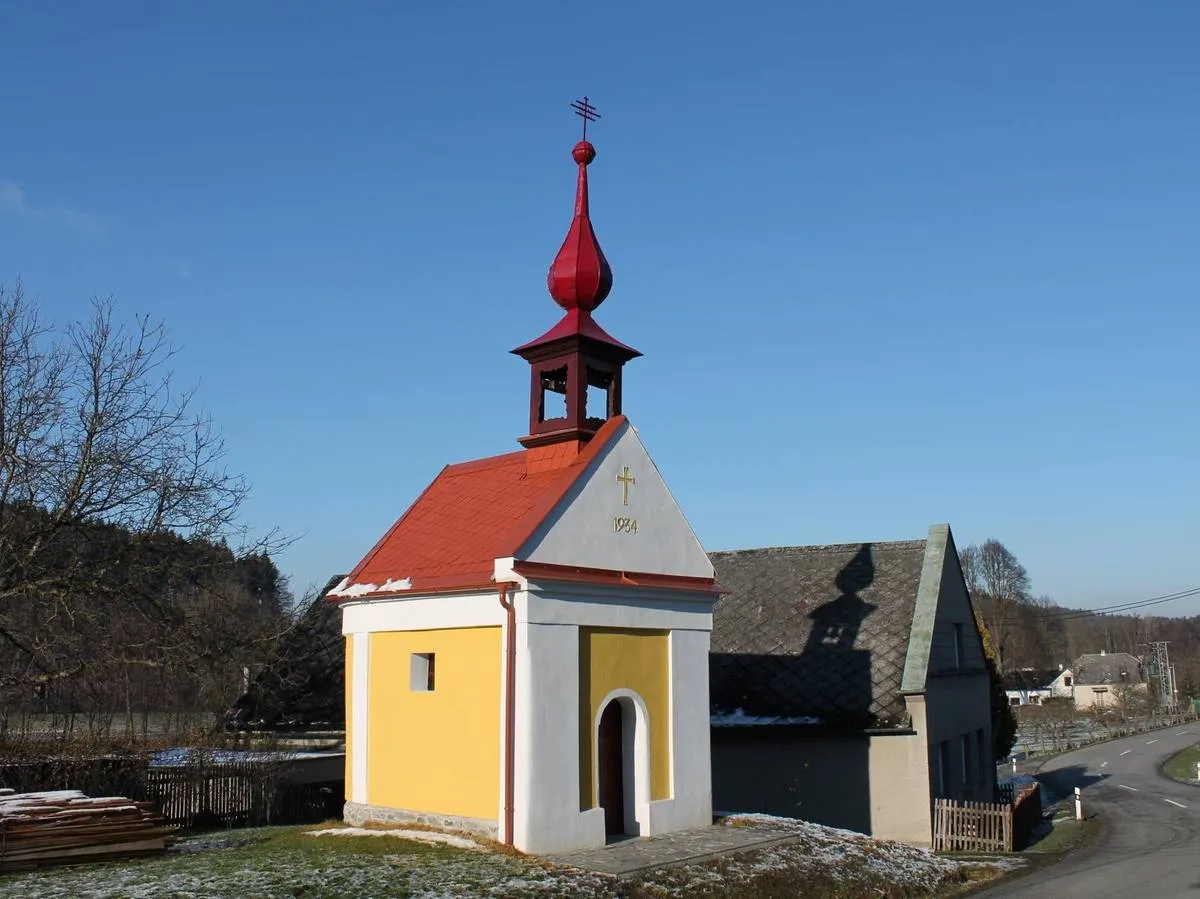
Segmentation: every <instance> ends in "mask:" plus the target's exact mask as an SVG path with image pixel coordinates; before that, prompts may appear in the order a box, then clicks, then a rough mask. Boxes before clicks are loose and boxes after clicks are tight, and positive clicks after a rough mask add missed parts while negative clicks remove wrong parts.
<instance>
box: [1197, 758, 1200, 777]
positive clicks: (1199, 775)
mask: <svg viewBox="0 0 1200 899" xmlns="http://www.w3.org/2000/svg"><path fill="white" fill-rule="evenodd" d="M1196 780H1200V762H1196Z"/></svg>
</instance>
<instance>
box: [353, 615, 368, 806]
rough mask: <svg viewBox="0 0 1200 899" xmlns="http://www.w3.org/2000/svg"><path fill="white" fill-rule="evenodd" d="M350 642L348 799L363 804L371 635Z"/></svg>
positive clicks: (357, 635) (362, 635) (365, 791)
mask: <svg viewBox="0 0 1200 899" xmlns="http://www.w3.org/2000/svg"><path fill="white" fill-rule="evenodd" d="M350 639H351V640H352V641H353V647H354V648H353V650H352V652H353V659H354V665H353V671H352V672H351V677H353V679H354V683H353V685H352V687H351V689H352V691H353V692H352V696H353V701H352V703H351V707H352V709H353V715H354V720H353V724H352V727H353V734H352V739H353V741H354V742H353V744H352V746H351V750H350V751H351V753H352V758H351V765H352V768H351V771H352V777H351V781H352V786H351V790H352V792H353V795H352V796H351V797H350V800H351V801H352V802H360V803H363V804H365V803H366V801H367V774H368V772H367V746H368V743H369V741H370V737H371V735H370V732H369V730H368V727H369V721H370V715H369V714H368V712H369V711H370V706H369V703H370V684H369V683H368V679H369V678H370V674H371V635H370V634H366V633H356V634H353V635H351V638H350Z"/></svg>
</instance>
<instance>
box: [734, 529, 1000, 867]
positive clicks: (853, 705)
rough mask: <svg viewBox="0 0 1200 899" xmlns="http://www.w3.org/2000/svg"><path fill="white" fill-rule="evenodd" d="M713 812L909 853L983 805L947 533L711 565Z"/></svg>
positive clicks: (989, 771)
mask: <svg viewBox="0 0 1200 899" xmlns="http://www.w3.org/2000/svg"><path fill="white" fill-rule="evenodd" d="M710 558H711V559H712V562H713V566H714V568H715V569H716V573H717V581H718V583H719V584H720V585H721V587H722V588H723V589H725V590H727V591H729V592H728V593H727V594H726V595H725V596H723V597H722V598H721V600H720V601H719V602H718V603H717V606H716V608H715V610H714V613H713V614H714V619H713V631H712V655H711V658H710V692H711V696H712V712H713V715H712V722H711V723H712V769H713V806H714V808H716V809H719V810H723V811H731V812H736V811H756V812H766V813H770V814H777V815H787V816H793V817H799V818H804V819H807V820H810V821H815V822H819V823H821V824H828V825H832V826H837V827H844V828H847V829H850V830H856V831H859V832H861V833H868V834H872V835H874V836H877V837H887V838H893V839H899V840H904V841H907V842H910V843H916V844H920V845H929V844H930V843H931V841H932V804H933V799H934V798H935V797H946V798H957V799H969V800H982V801H991V800H992V799H993V793H994V788H995V766H994V764H993V759H992V728H991V713H990V704H989V687H988V674H987V668H986V663H985V661H984V656H983V646H982V641H981V640H980V636H979V632H978V630H977V629H976V625H975V619H974V615H973V614H972V609H971V605H970V601H969V599H968V597H967V590H966V586H965V584H964V582H963V576H962V571H961V569H960V568H959V565H958V553H957V551H956V550H955V547H954V540H953V537H952V536H951V534H950V528H949V527H948V526H947V525H937V526H934V527H932V528H930V530H929V535H928V538H927V539H925V540H910V541H902V542H891V543H863V544H849V545H836V546H801V547H783V548H773V549H750V550H739V551H734V552H718V553H712V554H710Z"/></svg>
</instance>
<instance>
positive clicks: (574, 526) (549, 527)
mask: <svg viewBox="0 0 1200 899" xmlns="http://www.w3.org/2000/svg"><path fill="white" fill-rule="evenodd" d="M513 555H514V558H516V559H517V560H519V561H527V562H535V563H540V564H547V565H561V566H571V567H578V568H590V569H604V570H613V571H627V572H637V573H643V574H657V575H673V576H678V577H689V578H704V579H711V578H712V577H713V567H712V563H711V562H710V561H709V558H708V555H707V554H706V553H705V552H704V548H703V547H702V546H701V545H700V541H699V540H698V539H696V534H695V532H694V531H693V530H692V528H691V525H689V524H688V521H687V519H686V518H685V517H684V514H683V511H682V510H681V509H680V508H679V504H678V503H676V502H675V498H674V497H673V496H672V495H671V491H670V490H669V489H668V488H667V485H666V482H665V481H664V480H663V478H662V475H661V474H660V473H659V471H658V468H657V466H656V465H655V464H654V461H653V460H652V459H651V458H650V455H649V453H647V452H646V448H645V446H644V445H643V444H642V441H641V439H640V438H639V437H638V434H637V430H636V429H635V428H634V427H633V426H632V425H630V424H629V423H628V422H625V423H624V424H623V425H622V427H621V429H620V430H619V431H618V432H617V433H616V434H615V435H614V436H613V438H612V439H611V440H609V441H608V442H607V444H606V445H605V446H604V447H603V448H601V449H600V451H599V452H598V453H596V454H595V456H594V457H593V458H592V459H591V460H590V462H589V463H588V465H587V468H586V469H585V471H584V472H583V473H582V474H581V475H580V476H579V477H578V478H577V479H576V480H575V482H574V483H573V484H572V485H571V487H570V489H568V490H567V491H566V494H565V495H564V496H563V497H562V499H561V500H559V502H558V503H557V504H556V506H555V507H554V508H553V509H552V510H551V511H550V513H549V514H548V515H546V516H545V518H544V519H543V520H542V522H541V523H540V524H539V525H538V526H537V527H536V528H534V530H533V533H532V534H531V535H530V536H529V537H528V538H527V539H526V540H525V541H524V542H523V543H522V544H521V546H520V547H519V548H518V549H517V551H516V552H515V553H514V554H513Z"/></svg>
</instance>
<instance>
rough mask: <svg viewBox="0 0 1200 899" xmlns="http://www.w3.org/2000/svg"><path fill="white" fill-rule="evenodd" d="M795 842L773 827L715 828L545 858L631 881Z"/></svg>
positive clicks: (635, 840) (638, 838)
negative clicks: (639, 876) (658, 870)
mask: <svg viewBox="0 0 1200 899" xmlns="http://www.w3.org/2000/svg"><path fill="white" fill-rule="evenodd" d="M796 839H797V836H796V835H795V834H794V833H790V832H788V831H786V830H780V829H778V828H774V827H765V826H755V827H727V826H725V825H722V824H714V825H712V826H711V827H699V828H696V829H695V830H681V831H679V832H677V833H664V834H659V835H658V836H653V837H631V838H629V839H625V840H620V841H617V842H612V843H609V844H608V845H607V846H603V847H600V848H597V849H581V850H578V851H576V852H562V853H558V854H557V855H549V856H546V858H547V859H548V860H549V861H552V862H554V863H555V864H556V865H567V866H569V867H572V868H579V869H581V870H584V871H594V872H596V873H598V874H613V875H616V876H617V877H632V876H634V875H636V874H643V873H645V872H647V871H653V870H655V869H656V868H670V867H674V866H677V865H689V864H698V863H700V862H707V861H712V860H713V859H716V858H720V857H722V856H724V855H733V854H735V853H738V852H750V851H753V850H755V849H766V848H767V847H768V846H776V845H779V844H780V843H791V842H794V841H795V840H796Z"/></svg>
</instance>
